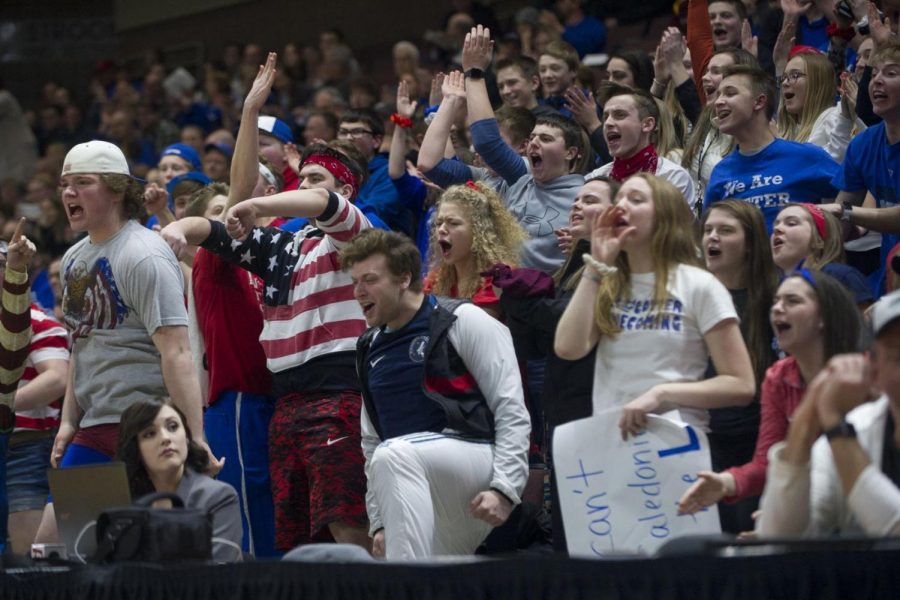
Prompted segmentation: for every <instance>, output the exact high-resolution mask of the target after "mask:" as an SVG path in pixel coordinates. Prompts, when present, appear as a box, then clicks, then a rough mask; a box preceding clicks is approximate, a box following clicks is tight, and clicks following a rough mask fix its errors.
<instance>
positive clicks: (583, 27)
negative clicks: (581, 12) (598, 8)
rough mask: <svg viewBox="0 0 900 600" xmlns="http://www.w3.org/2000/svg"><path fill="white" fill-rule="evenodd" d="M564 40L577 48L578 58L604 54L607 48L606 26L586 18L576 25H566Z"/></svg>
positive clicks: (593, 19)
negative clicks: (599, 53) (586, 55)
mask: <svg viewBox="0 0 900 600" xmlns="http://www.w3.org/2000/svg"><path fill="white" fill-rule="evenodd" d="M562 38H563V40H565V41H566V42H568V43H570V44H571V45H572V46H573V47H574V48H575V50H576V51H577V52H578V58H584V55H585V54H596V53H597V52H603V49H604V48H605V47H606V25H604V24H603V23H602V22H600V21H598V20H597V19H595V18H594V17H591V16H586V17H585V18H583V19H582V20H580V21H579V22H578V23H576V24H575V25H566V29H565V31H563V34H562Z"/></svg>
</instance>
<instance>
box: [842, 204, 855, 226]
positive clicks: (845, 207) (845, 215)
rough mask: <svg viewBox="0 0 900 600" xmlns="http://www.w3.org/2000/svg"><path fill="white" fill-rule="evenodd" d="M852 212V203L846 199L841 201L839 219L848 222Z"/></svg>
mask: <svg viewBox="0 0 900 600" xmlns="http://www.w3.org/2000/svg"><path fill="white" fill-rule="evenodd" d="M852 213H853V204H852V203H851V202H848V201H846V200H845V201H844V202H843V203H841V221H843V222H845V223H849V222H850V215H851V214H852Z"/></svg>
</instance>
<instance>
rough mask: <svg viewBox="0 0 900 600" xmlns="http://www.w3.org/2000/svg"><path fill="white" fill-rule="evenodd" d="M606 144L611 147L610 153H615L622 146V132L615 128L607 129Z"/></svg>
mask: <svg viewBox="0 0 900 600" xmlns="http://www.w3.org/2000/svg"><path fill="white" fill-rule="evenodd" d="M606 146H607V147H608V148H609V152H610V154H613V155H615V151H617V150H619V149H620V148H621V146H622V134H621V133H619V132H618V131H615V130H607V132H606Z"/></svg>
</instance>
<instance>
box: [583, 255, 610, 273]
mask: <svg viewBox="0 0 900 600" xmlns="http://www.w3.org/2000/svg"><path fill="white" fill-rule="evenodd" d="M581 260H583V261H584V264H586V265H588V266H590V267H592V268H593V269H594V270H595V271H597V274H598V275H600V277H604V276H606V275H611V274H613V273H615V272H617V271H618V270H619V268H618V267H611V266H609V265H608V264H606V263H602V262H600V261H599V260H597V259H596V258H594V257H593V256H591V255H590V254H588V253H587V252H585V253H584V254H582V255H581Z"/></svg>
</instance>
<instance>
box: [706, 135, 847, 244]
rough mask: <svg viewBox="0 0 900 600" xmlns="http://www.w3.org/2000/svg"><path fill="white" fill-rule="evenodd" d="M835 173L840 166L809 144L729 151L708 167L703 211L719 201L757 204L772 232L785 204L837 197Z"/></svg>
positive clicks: (780, 142)
mask: <svg viewBox="0 0 900 600" xmlns="http://www.w3.org/2000/svg"><path fill="white" fill-rule="evenodd" d="M839 171H840V165H838V164H837V163H836V162H835V161H834V159H832V158H831V156H829V155H828V153H827V152H825V151H824V150H823V149H822V148H820V147H818V146H815V145H813V144H800V143H797V142H790V141H787V140H780V139H776V140H775V141H774V142H772V143H771V144H769V145H768V146H766V147H765V148H763V149H762V150H760V151H759V152H757V153H756V154H753V155H750V156H745V155H743V154H741V153H740V152H739V151H738V150H734V151H733V152H731V154H729V155H728V156H726V157H725V158H723V159H722V161H721V162H720V163H719V164H718V165H716V167H715V168H714V169H713V172H712V174H711V175H710V178H709V185H707V186H706V196H705V198H704V201H703V209H704V210H706V209H708V208H709V207H710V206H711V205H712V204H714V203H716V202H718V201H720V200H728V199H732V198H735V199H738V200H744V201H745V202H749V203H751V204H754V205H755V206H758V207H759V209H760V210H761V211H762V212H763V216H764V217H765V218H766V225H767V227H768V228H769V231H771V230H772V223H773V222H774V221H775V216H776V215H777V214H778V212H779V211H780V210H781V209H782V208H783V207H784V206H785V205H786V204H788V203H790V202H812V203H814V204H818V203H820V202H821V201H822V200H823V199H831V198H834V197H835V196H837V193H838V188H837V187H835V186H834V185H833V184H832V179H833V178H834V177H835V175H837V173H838V172H839Z"/></svg>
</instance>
